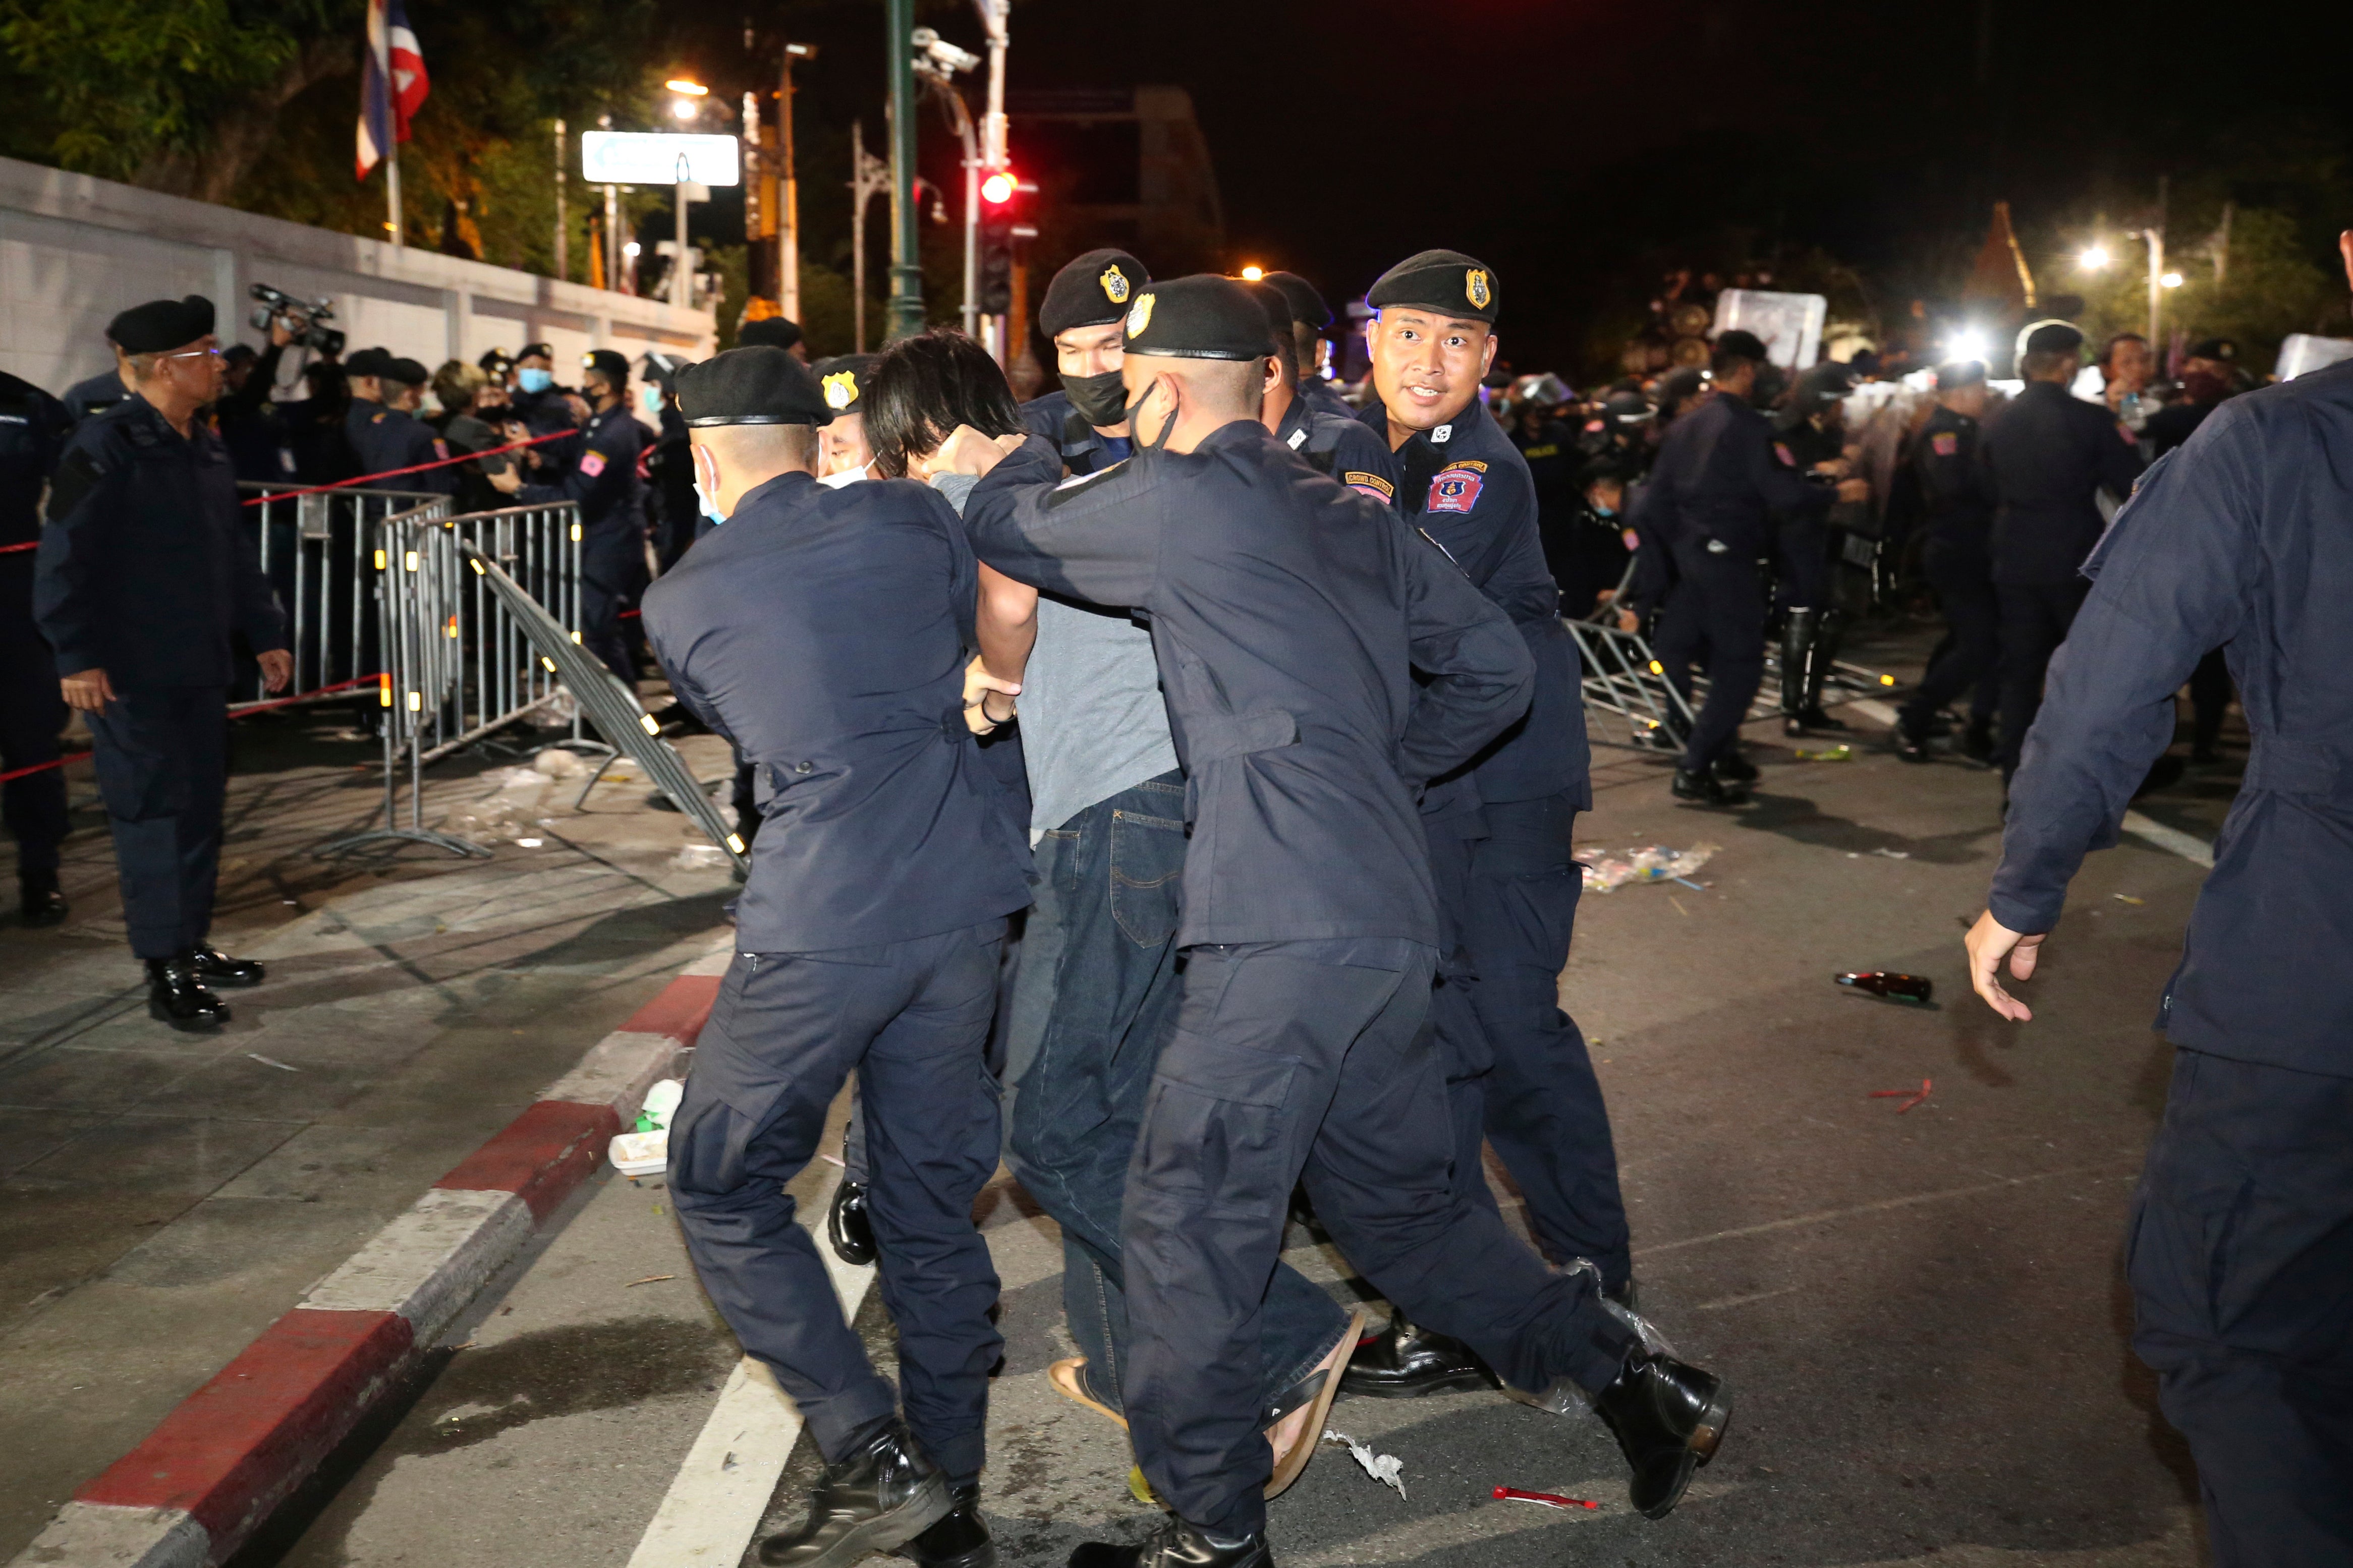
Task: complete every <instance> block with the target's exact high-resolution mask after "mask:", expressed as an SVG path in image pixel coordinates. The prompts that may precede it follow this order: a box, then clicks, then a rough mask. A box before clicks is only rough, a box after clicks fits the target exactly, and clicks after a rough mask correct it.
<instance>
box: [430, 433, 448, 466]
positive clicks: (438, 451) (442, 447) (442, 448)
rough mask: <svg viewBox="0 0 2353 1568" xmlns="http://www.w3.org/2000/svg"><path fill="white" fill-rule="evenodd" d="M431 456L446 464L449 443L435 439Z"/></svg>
mask: <svg viewBox="0 0 2353 1568" xmlns="http://www.w3.org/2000/svg"><path fill="white" fill-rule="evenodd" d="M433 455H434V456H435V457H437V458H440V459H441V460H442V461H443V462H445V463H446V462H448V460H449V443H448V442H447V441H444V440H441V439H440V438H438V437H436V438H435V439H434V442H433Z"/></svg>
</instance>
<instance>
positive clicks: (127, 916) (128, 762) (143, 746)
mask: <svg viewBox="0 0 2353 1568" xmlns="http://www.w3.org/2000/svg"><path fill="white" fill-rule="evenodd" d="M86 717H87V718H88V721H89V723H90V735H91V737H92V739H93V740H94V741H95V742H97V754H96V755H95V756H94V757H93V758H92V759H91V761H92V762H93V763H95V764H96V767H97V772H98V794H99V798H100V800H101V801H102V802H104V803H105V805H106V820H107V826H110V827H111V828H112V829H113V830H114V864H115V868H116V870H117V872H118V873H119V875H120V876H121V882H122V919H123V923H124V924H125V925H126V926H128V927H129V928H130V935H131V951H132V952H134V953H136V954H138V956H140V957H141V958H169V957H171V956H172V955H173V954H174V953H177V952H186V951H187V950H188V949H190V948H192V947H195V946H196V945H197V944H199V943H201V942H203V941H204V940H205V935H206V932H207V931H210V930H211V929H212V921H213V886H214V883H215V881H216V879H217V878H218V876H219V872H220V843H221V808H222V805H223V803H224V802H225V800H226V799H227V793H228V692H227V689H226V688H224V687H218V686H166V687H158V688H155V689H150V690H145V691H126V692H122V693H121V694H120V695H119V696H118V697H117V698H116V700H114V701H112V702H110V703H108V704H107V705H106V710H105V711H104V712H102V713H92V714H89V715H87V716H86Z"/></svg>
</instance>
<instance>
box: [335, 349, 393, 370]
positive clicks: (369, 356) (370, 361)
mask: <svg viewBox="0 0 2353 1568" xmlns="http://www.w3.org/2000/svg"><path fill="white" fill-rule="evenodd" d="M391 365H392V351H391V350H390V349H384V348H375V349H361V350H360V351H359V352H358V353H353V354H349V355H346V356H345V358H344V360H343V369H344V370H345V371H347V372H348V373H350V374H353V375H373V376H383V375H385V374H388V373H389V371H390V367H391Z"/></svg>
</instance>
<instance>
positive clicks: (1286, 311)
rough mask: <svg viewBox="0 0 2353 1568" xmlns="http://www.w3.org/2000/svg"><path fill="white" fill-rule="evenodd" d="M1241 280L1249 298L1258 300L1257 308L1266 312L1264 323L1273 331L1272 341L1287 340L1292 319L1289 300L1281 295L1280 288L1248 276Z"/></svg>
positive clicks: (1282, 341)
mask: <svg viewBox="0 0 2353 1568" xmlns="http://www.w3.org/2000/svg"><path fill="white" fill-rule="evenodd" d="M1241 282H1242V287H1243V288H1245V289H1249V290H1250V298H1251V299H1253V300H1257V301H1258V307H1259V309H1260V310H1264V311H1265V312H1266V324H1267V327H1268V328H1269V330H1271V331H1272V332H1273V333H1274V341H1275V342H1279V343H1287V342H1290V341H1291V321H1292V315H1291V301H1290V300H1287V299H1285V298H1284V297H1283V293H1282V289H1278V288H1276V287H1275V286H1274V285H1273V284H1271V283H1266V282H1260V281H1257V280H1254V279H1248V278H1245V279H1242V280H1241Z"/></svg>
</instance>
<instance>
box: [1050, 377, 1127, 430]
mask: <svg viewBox="0 0 2353 1568" xmlns="http://www.w3.org/2000/svg"><path fill="white" fill-rule="evenodd" d="M1062 391H1063V392H1064V393H1065V394H1067V395H1069V397H1070V399H1071V407H1073V408H1075V409H1077V410H1078V411H1079V417H1080V418H1082V419H1083V420H1085V421H1086V422H1087V423H1088V424H1090V425H1092V426H1095V427H1096V428H1097V429H1108V428H1109V427H1110V426H1113V425H1117V424H1120V423H1122V422H1123V421H1124V420H1125V419H1126V418H1127V388H1126V386H1125V385H1124V384H1122V383H1121V381H1120V379H1119V372H1117V371H1115V370H1107V371H1105V372H1103V374H1101V375H1066V376H1064V377H1062Z"/></svg>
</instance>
